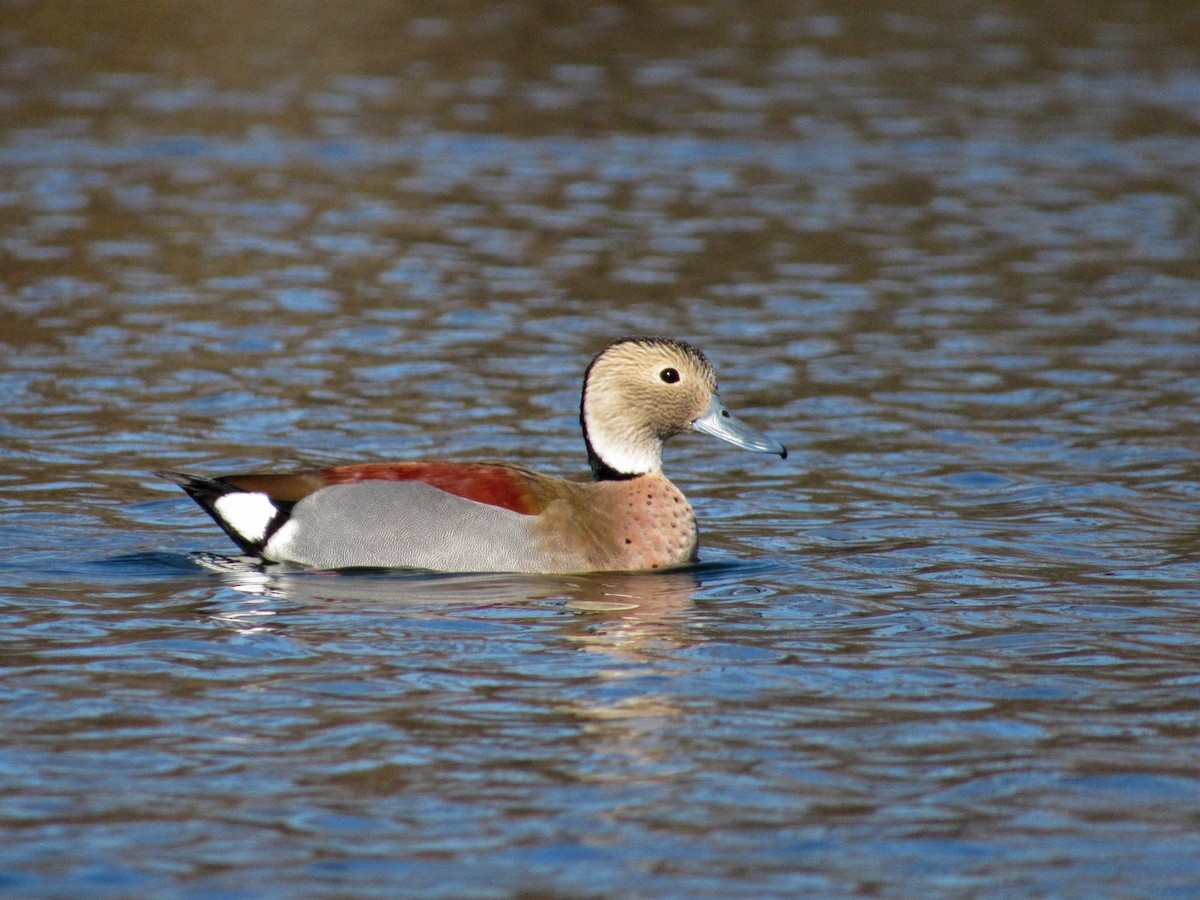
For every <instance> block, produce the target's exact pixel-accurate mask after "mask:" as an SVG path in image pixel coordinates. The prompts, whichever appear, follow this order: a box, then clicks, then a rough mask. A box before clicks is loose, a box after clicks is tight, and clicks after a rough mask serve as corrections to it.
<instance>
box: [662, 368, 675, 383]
mask: <svg viewBox="0 0 1200 900" xmlns="http://www.w3.org/2000/svg"><path fill="white" fill-rule="evenodd" d="M658 377H659V378H661V379H662V380H663V381H665V382H666V383H667V384H674V383H675V382H677V381H678V380H679V372H677V371H676V370H675V369H671V368H666V369H663V370H662V371H661V372H659V373H658Z"/></svg>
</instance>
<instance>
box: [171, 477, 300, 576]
mask: <svg viewBox="0 0 1200 900" xmlns="http://www.w3.org/2000/svg"><path fill="white" fill-rule="evenodd" d="M154 474H155V475H157V476H158V477H159V478H162V479H164V480H166V481H171V482H174V483H175V484H177V485H179V486H180V487H181V488H183V489H184V491H185V492H187V495H188V496H189V497H191V498H192V499H193V500H195V501H196V502H197V503H198V504H200V508H201V509H203V510H204V511H205V512H206V513H208V514H209V515H210V516H212V519H213V521H214V522H216V523H217V524H218V525H220V526H221V529H222V530H223V531H224V532H225V533H226V534H227V535H229V536H230V537H231V538H232V539H233V542H234V543H235V544H237V545H238V546H239V547H240V548H241V549H242V552H243V553H248V554H250V555H252V556H258V555H259V554H260V553H262V550H263V547H264V546H265V545H266V543H267V541H269V540H270V539H271V536H272V535H273V534H274V533H275V532H276V531H278V530H279V526H280V525H282V524H283V523H284V522H286V521H287V519H288V517H289V516H290V515H291V511H292V507H293V506H294V505H295V504H293V503H287V502H281V501H276V500H272V499H271V498H269V497H267V495H266V494H259V495H258V496H259V497H261V498H263V500H264V501H265V502H266V503H269V508H270V509H271V510H272V512H271V514H270V515H267V516H265V517H264V518H263V519H262V521H261V523H257V522H256V523H254V527H253V529H252V531H250V532H248V531H247V530H246V528H245V526H244V525H243V526H242V527H240V528H239V526H238V525H237V524H235V523H234V522H232V521H230V520H229V518H228V517H227V516H226V515H224V514H222V513H221V511H220V510H218V509H217V503H218V502H219V501H220V500H221V498H222V497H226V496H229V495H230V494H250V493H253V492H250V491H244V490H242V489H241V488H236V487H234V486H233V485H231V484H229V483H227V482H226V481H224V480H222V479H220V478H205V477H204V476H203V475H189V474H188V473H187V472H168V471H164V470H159V471H156V472H155V473H154Z"/></svg>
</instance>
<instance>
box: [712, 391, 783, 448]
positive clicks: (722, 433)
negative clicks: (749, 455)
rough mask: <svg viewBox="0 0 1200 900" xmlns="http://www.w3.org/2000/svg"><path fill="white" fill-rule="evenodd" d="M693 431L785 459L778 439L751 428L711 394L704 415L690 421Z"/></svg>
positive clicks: (718, 398)
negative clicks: (710, 400) (709, 402)
mask: <svg viewBox="0 0 1200 900" xmlns="http://www.w3.org/2000/svg"><path fill="white" fill-rule="evenodd" d="M692 429H693V430H694V431H702V432H704V433H705V434H711V435H712V436H713V437H715V438H720V439H721V440H723V441H728V442H729V443H731V444H733V445H735V446H737V447H741V448H743V449H745V450H753V451H754V452H755V453H774V454H776V455H777V456H780V457H782V458H783V459H787V448H786V447H784V446H783V444H781V443H779V441H777V440H775V439H774V438H772V437H769V436H768V435H765V434H763V433H762V432H761V431H759V430H758V429H757V428H752V427H750V426H749V425H747V424H746V423H745V422H743V421H742V420H741V419H739V418H738V417H737V416H735V415H734V414H733V413H731V412H730V411H729V410H728V409H726V408H725V404H724V403H722V402H721V398H720V397H718V396H717V395H716V394H714V395H713V399H712V403H711V404H710V405H709V407H708V409H707V410H705V412H704V415H702V416H701V417H700V418H698V419H696V421H694V422H692Z"/></svg>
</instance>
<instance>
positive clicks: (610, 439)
mask: <svg viewBox="0 0 1200 900" xmlns="http://www.w3.org/2000/svg"><path fill="white" fill-rule="evenodd" d="M583 427H584V428H585V429H586V430H587V439H588V443H589V444H590V445H591V448H592V452H593V453H594V454H595V455H596V456H598V457H599V458H600V461H601V462H602V463H604V465H606V466H608V468H610V469H612V470H613V471H614V472H618V473H620V474H621V475H645V474H646V473H648V472H659V471H662V441H660V440H659V439H658V438H657V437H655V436H654V435H651V434H646V433H644V432H643V433H640V434H639V433H638V432H637V431H636V430H635V429H633V428H629V427H627V426H625V427H622V424H621V423H619V422H618V421H616V420H614V419H611V418H610V419H603V420H600V419H599V417H598V416H597V415H596V414H595V413H594V412H593V411H592V409H591V408H590V405H589V406H587V407H585V409H584V415H583Z"/></svg>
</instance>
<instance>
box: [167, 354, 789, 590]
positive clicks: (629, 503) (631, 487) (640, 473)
mask: <svg viewBox="0 0 1200 900" xmlns="http://www.w3.org/2000/svg"><path fill="white" fill-rule="evenodd" d="M579 419H580V423H581V424H582V426H583V437H584V441H585V443H586V444H587V452H588V460H589V462H590V463H591V468H592V477H591V479H590V480H586V481H571V480H567V479H563V478H555V477H553V476H550V475H543V474H541V473H539V472H535V471H533V470H532V469H527V468H525V467H524V466H519V465H515V464H512V463H505V462H436V461H413V462H390V463H366V464H362V465H350V466H337V467H334V468H329V469H321V470H312V471H303V472H295V473H288V474H247V475H229V476H226V477H223V478H205V477H202V476H199V475H188V474H185V473H180V472H157V473H156V474H157V475H159V476H160V477H162V478H165V479H167V480H168V481H173V482H175V483H176V484H178V485H179V486H180V487H181V488H183V489H184V490H185V491H186V492H187V493H188V494H189V495H190V496H191V498H192V499H193V500H195V501H196V502H197V503H199V504H200V506H201V507H203V508H204V510H205V512H207V513H208V514H209V515H210V516H212V517H213V518H214V519H215V520H216V522H217V524H218V525H220V526H221V527H222V528H223V529H224V530H225V533H226V534H228V535H229V536H230V537H231V538H233V540H234V542H235V543H236V544H237V545H238V546H239V547H241V549H242V551H243V552H245V553H247V554H250V555H253V556H258V557H261V558H262V559H264V560H268V561H272V562H290V563H298V564H300V565H302V566H308V567H313V568H321V569H336V568H347V567H358V566H383V567H411V568H420V569H436V570H440V571H454V572H529V573H560V574H565V573H575V572H594V571H605V570H609V571H612V570H621V571H633V570H643V569H659V568H664V567H667V566H675V565H681V564H684V563H688V562H694V561H695V560H696V559H697V554H696V547H697V533H696V518H695V515H694V514H693V512H692V508H691V506H690V505H689V504H688V502H687V500H686V499H684V496H683V494H682V493H680V491H679V489H678V488H677V487H675V485H673V484H672V483H671V482H670V481H669V480H667V477H666V476H665V475H663V472H662V446H663V441H665V440H666V439H667V438H669V437H672V436H674V435H677V434H682V433H684V432H687V431H700V432H703V433H705V434H709V435H712V436H713V437H717V438H720V439H721V440H723V441H728V442H729V443H731V444H734V445H736V446H738V447H742V448H745V449H746V450H753V451H756V452H763V453H775V454H778V455H779V456H780V457H783V458H785V459H786V458H787V450H786V449H784V447H783V445H782V444H780V443H779V442H778V441H775V440H773V439H772V438H770V437H768V436H766V435H765V434H762V433H761V432H759V431H757V430H755V429H753V428H751V427H750V426H749V425H746V424H745V423H744V422H742V421H741V420H739V419H737V418H735V417H734V416H733V415H732V414H731V413H730V412H729V410H727V409H726V408H725V405H724V403H722V402H721V397H720V395H719V394H718V393H717V378H716V374H715V373H714V371H713V368H712V366H711V365H710V364H709V362H708V360H707V359H706V358H705V356H704V354H703V353H701V352H700V351H699V350H697V349H696V348H695V347H693V346H691V345H690V344H687V343H685V342H683V341H679V340H673V339H669V338H659V337H632V338H624V339H622V340H619V341H616V342H614V343H612V344H610V345H609V346H608V347H606V348H605V349H604V350H603V351H601V352H600V353H599V355H597V356H596V358H595V359H593V360H592V362H591V364H590V365H589V366H588V368H587V373H586V374H585V376H584V381H583V397H582V400H581V403H580V413H579Z"/></svg>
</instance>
